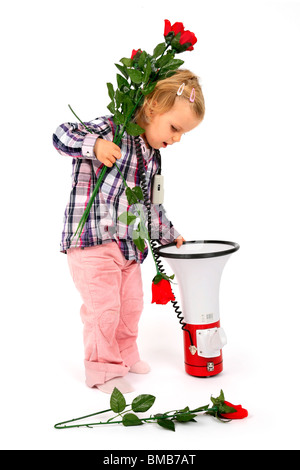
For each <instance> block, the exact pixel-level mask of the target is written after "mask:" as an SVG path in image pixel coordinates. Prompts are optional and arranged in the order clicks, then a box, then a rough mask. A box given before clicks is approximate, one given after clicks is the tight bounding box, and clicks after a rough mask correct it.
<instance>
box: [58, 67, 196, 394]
mask: <svg viewBox="0 0 300 470" xmlns="http://www.w3.org/2000/svg"><path fill="white" fill-rule="evenodd" d="M204 110H205V106H204V99H203V94H202V90H201V87H200V85H199V82H198V79H197V77H195V76H194V75H193V74H192V72H190V71H188V70H178V71H177V72H176V73H175V74H174V75H173V76H172V77H170V78H166V79H164V80H161V81H159V82H158V83H157V85H156V87H155V89H154V91H153V92H152V93H151V94H149V95H147V96H146V97H145V100H144V103H143V105H142V106H141V107H140V108H138V109H137V112H136V115H135V118H134V120H135V122H136V123H137V124H138V125H140V126H141V127H142V128H143V129H144V130H145V133H144V134H143V135H141V136H139V139H140V143H141V148H142V154H143V164H144V170H145V175H146V181H147V184H148V192H149V198H150V192H151V180H152V177H153V176H154V174H155V173H157V171H158V167H159V163H158V159H157V155H158V150H159V149H160V148H166V147H167V146H168V145H172V144H173V143H175V142H180V139H181V136H182V135H183V134H185V133H187V132H189V131H191V130H192V129H194V128H195V127H196V126H197V125H198V124H200V122H201V121H202V119H203V117H204ZM85 124H86V126H87V127H88V128H89V129H91V130H93V132H94V133H93V134H91V133H89V132H88V131H87V130H86V128H85V127H84V126H83V125H82V124H71V123H65V124H62V125H60V126H59V127H58V128H57V130H56V132H55V134H54V135H53V144H54V147H55V148H56V149H57V151H58V152H59V153H60V154H61V155H68V156H71V157H73V161H72V166H73V171H72V189H71V194H70V199H69V202H68V204H67V207H66V210H65V217H64V227H63V233H62V240H61V252H63V253H67V259H68V264H69V268H70V272H71V275H72V278H73V281H74V283H75V286H76V288H77V289H78V291H79V292H80V294H81V297H82V300H83V305H82V307H81V311H80V314H81V319H82V321H83V324H84V364H85V375H86V384H87V385H88V386H89V387H97V388H98V389H100V390H102V391H103V392H106V393H111V392H112V391H113V389H114V387H117V388H118V389H119V390H120V391H121V392H122V393H128V392H131V391H133V389H132V387H131V386H130V384H129V383H128V382H127V381H126V379H125V378H124V376H125V375H126V374H127V373H128V372H133V373H138V374H139V373H140V374H143V373H147V372H149V370H150V368H149V366H148V364H147V363H146V362H144V361H142V360H141V359H140V356H139V352H138V348H137V344H136V340H137V335H138V322H139V318H140V315H141V312H142V309H143V287H142V279H141V270H140V265H141V263H142V262H143V261H144V259H145V258H146V256H147V249H145V251H144V252H143V253H142V252H140V251H139V250H138V249H137V248H136V246H135V244H134V243H133V241H132V239H130V237H129V236H128V237H127V238H124V233H123V232H122V234H121V233H120V230H119V229H118V225H119V224H118V216H119V215H120V214H121V213H122V212H124V211H126V210H127V209H128V202H127V199H126V195H125V187H124V184H123V181H122V178H120V175H119V173H118V171H117V169H116V167H115V165H114V163H115V162H116V161H117V160H118V166H119V168H120V170H121V172H122V173H123V175H124V177H125V179H126V182H127V184H128V186H129V187H134V186H137V185H139V183H140V176H139V172H138V161H137V155H136V145H135V141H134V137H132V136H130V135H128V134H127V133H125V134H124V136H123V139H122V142H121V144H120V146H121V148H120V147H118V146H117V145H116V144H114V143H113V142H112V141H113V138H114V133H115V130H116V125H115V123H114V122H113V120H112V117H111V116H105V117H101V118H97V119H95V120H94V121H91V122H88V123H85ZM103 165H106V166H107V167H108V169H107V172H106V175H105V178H104V180H103V182H102V186H101V188H100V191H99V194H98V196H97V197H96V198H95V200H94V202H93V206H92V208H91V211H90V215H89V218H88V220H87V222H86V224H85V227H84V230H83V232H82V234H81V236H80V239H79V241H77V240H76V238H73V236H74V233H75V231H76V228H77V225H78V223H79V221H80V218H81V216H82V214H83V212H84V210H85V208H86V205H87V203H88V200H89V196H90V195H91V194H92V192H93V189H94V187H95V184H96V181H97V177H98V175H99V174H100V172H101V169H102V167H103ZM150 200H151V198H150ZM152 209H153V210H152V211H151V216H152V227H151V233H153V232H154V233H156V234H159V242H160V243H161V244H166V243H170V242H172V241H174V240H175V242H176V246H177V247H178V248H179V247H180V246H181V244H182V242H183V240H184V239H183V238H182V237H181V236H180V235H179V233H178V232H177V231H176V230H175V229H174V227H173V225H172V223H171V222H170V221H169V220H168V219H167V217H166V214H165V210H164V208H163V206H162V205H158V206H154V207H152ZM152 230H153V231H152ZM126 233H127V235H128V231H127V232H126ZM152 238H153V237H152ZM76 243H77V246H75V245H76Z"/></svg>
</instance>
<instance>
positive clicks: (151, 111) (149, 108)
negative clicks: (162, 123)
mask: <svg viewBox="0 0 300 470" xmlns="http://www.w3.org/2000/svg"><path fill="white" fill-rule="evenodd" d="M156 105H157V101H154V102H153V103H151V104H149V103H147V104H146V107H145V115H146V118H147V119H148V120H149V121H151V119H152V118H153V117H154V115H155V107H156Z"/></svg>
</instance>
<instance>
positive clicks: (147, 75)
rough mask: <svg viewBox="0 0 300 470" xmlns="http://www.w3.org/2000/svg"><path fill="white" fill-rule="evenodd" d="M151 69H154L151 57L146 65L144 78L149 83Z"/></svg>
mask: <svg viewBox="0 0 300 470" xmlns="http://www.w3.org/2000/svg"><path fill="white" fill-rule="evenodd" d="M151 70H152V67H151V61H150V59H148V61H147V65H146V68H145V73H144V78H143V82H144V83H148V80H149V78H150V74H151Z"/></svg>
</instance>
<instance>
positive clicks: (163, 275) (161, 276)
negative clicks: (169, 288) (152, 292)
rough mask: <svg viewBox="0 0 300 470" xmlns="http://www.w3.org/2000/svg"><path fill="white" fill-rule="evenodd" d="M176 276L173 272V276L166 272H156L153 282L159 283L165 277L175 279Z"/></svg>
mask: <svg viewBox="0 0 300 470" xmlns="http://www.w3.org/2000/svg"><path fill="white" fill-rule="evenodd" d="M174 277H175V274H172V276H167V274H165V273H158V274H156V276H154V278H153V279H152V282H153V283H154V284H158V283H159V282H160V281H161V280H162V279H165V280H166V281H169V282H170V281H171V280H172V279H174Z"/></svg>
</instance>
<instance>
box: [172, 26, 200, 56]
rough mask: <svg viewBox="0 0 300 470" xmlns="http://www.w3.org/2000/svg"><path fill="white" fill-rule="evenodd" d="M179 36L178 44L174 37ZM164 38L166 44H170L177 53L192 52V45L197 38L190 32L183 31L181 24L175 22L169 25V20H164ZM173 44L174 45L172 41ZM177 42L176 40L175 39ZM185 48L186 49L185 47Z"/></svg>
mask: <svg viewBox="0 0 300 470" xmlns="http://www.w3.org/2000/svg"><path fill="white" fill-rule="evenodd" d="M178 34H180V37H179V44H178V42H177V44H176V41H175V39H174V38H175V37H176V36H177V35H178ZM164 36H165V38H166V41H167V43H168V42H169V43H171V44H172V47H174V48H175V50H177V52H183V51H185V50H186V51H192V50H193V49H194V47H193V46H194V44H196V42H197V38H196V36H195V34H194V33H192V32H191V31H185V29H184V26H183V23H180V22H177V23H174V24H173V25H171V23H170V21H169V20H165V31H164ZM167 36H168V37H167ZM173 39H174V41H175V43H174V41H173ZM177 41H178V38H177ZM186 46H187V47H186Z"/></svg>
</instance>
